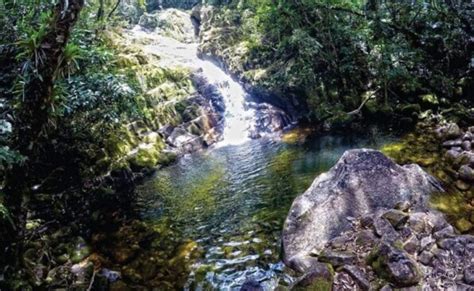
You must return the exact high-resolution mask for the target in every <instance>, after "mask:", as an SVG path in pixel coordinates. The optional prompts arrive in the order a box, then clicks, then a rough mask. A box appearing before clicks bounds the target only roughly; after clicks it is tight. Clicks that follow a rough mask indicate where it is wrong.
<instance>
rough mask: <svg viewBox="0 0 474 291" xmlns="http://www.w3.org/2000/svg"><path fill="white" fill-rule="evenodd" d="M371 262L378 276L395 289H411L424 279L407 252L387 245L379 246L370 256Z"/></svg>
mask: <svg viewBox="0 0 474 291" xmlns="http://www.w3.org/2000/svg"><path fill="white" fill-rule="evenodd" d="M369 262H370V264H371V266H372V268H373V269H374V271H375V272H376V273H377V275H378V276H380V277H382V278H384V279H385V280H387V281H389V282H390V283H392V284H393V285H394V286H395V287H410V286H413V285H416V284H418V283H419V282H420V280H421V278H422V274H421V270H420V269H419V267H418V264H417V263H416V262H415V261H414V260H413V259H411V258H410V257H409V256H408V255H407V254H406V253H405V252H403V251H401V250H399V249H397V248H395V247H393V246H392V245H390V244H387V243H382V244H380V245H379V247H378V248H377V249H376V250H375V252H374V253H372V254H371V255H370V258H369Z"/></svg>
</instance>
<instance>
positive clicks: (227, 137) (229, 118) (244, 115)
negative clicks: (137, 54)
mask: <svg viewBox="0 0 474 291" xmlns="http://www.w3.org/2000/svg"><path fill="white" fill-rule="evenodd" d="M131 32H132V33H133V36H134V37H136V38H145V39H146V38H151V39H152V40H153V43H152V44H150V45H147V46H146V47H145V50H147V51H148V52H150V53H155V54H157V55H159V56H160V65H163V66H169V67H177V66H181V67H182V66H185V67H189V68H192V69H202V73H203V75H204V76H205V77H206V78H207V80H208V82H209V83H211V84H213V85H215V86H216V87H217V88H218V90H219V92H220V94H221V95H222V97H223V101H224V104H225V112H224V117H225V119H224V124H225V126H224V133H223V139H222V141H221V142H220V143H219V144H218V145H219V146H224V145H236V144H240V143H243V142H245V141H246V140H248V139H249V132H250V129H251V127H252V117H253V116H254V114H255V113H254V112H253V110H252V109H248V108H246V107H245V96H246V92H245V90H244V89H243V87H242V86H241V85H240V84H239V83H238V82H236V81H235V80H234V79H232V77H231V76H229V75H228V74H226V73H225V72H224V71H223V70H222V69H221V68H220V67H219V66H217V65H216V64H214V63H213V62H211V61H207V60H202V59H200V58H199V57H198V56H197V48H198V44H197V43H182V42H179V41H177V40H175V39H173V38H170V37H167V36H162V35H159V34H156V33H149V32H146V31H144V30H143V29H142V28H141V27H140V26H136V27H135V28H134V29H133V30H132V31H131Z"/></svg>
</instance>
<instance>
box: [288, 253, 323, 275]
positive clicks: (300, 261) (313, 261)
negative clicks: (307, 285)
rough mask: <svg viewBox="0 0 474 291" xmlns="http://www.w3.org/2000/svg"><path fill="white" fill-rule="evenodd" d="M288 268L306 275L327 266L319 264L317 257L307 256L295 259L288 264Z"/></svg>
mask: <svg viewBox="0 0 474 291" xmlns="http://www.w3.org/2000/svg"><path fill="white" fill-rule="evenodd" d="M288 266H289V267H290V268H292V269H293V270H295V271H297V272H300V273H306V272H308V271H309V270H312V269H320V268H325V266H326V264H325V263H321V262H319V261H318V259H317V258H315V257H310V256H305V257H294V258H293V259H292V260H291V261H290V262H289V263H288Z"/></svg>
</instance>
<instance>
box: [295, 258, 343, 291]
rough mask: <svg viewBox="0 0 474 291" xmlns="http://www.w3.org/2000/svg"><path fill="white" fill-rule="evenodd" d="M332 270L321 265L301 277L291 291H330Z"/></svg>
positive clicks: (332, 276) (328, 266)
mask: <svg viewBox="0 0 474 291" xmlns="http://www.w3.org/2000/svg"><path fill="white" fill-rule="evenodd" d="M334 274H335V273H334V269H333V268H332V266H331V265H329V264H323V263H321V264H320V265H318V267H317V268H315V269H313V270H310V271H309V272H308V273H306V274H305V275H303V276H302V277H301V278H300V279H299V280H298V281H297V282H296V283H295V285H294V286H293V288H291V290H292V291H331V290H332V285H333V283H334Z"/></svg>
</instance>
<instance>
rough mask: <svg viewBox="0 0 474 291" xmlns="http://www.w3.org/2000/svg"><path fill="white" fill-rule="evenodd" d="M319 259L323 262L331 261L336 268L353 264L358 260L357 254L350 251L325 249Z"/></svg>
mask: <svg viewBox="0 0 474 291" xmlns="http://www.w3.org/2000/svg"><path fill="white" fill-rule="evenodd" d="M318 260H319V261H320V262H323V263H329V264H331V265H332V266H333V267H334V268H338V267H341V266H343V265H349V264H353V263H354V262H355V260H356V256H355V255H354V254H353V253H349V252H335V251H324V252H323V253H322V254H321V255H320V256H319V257H318Z"/></svg>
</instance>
